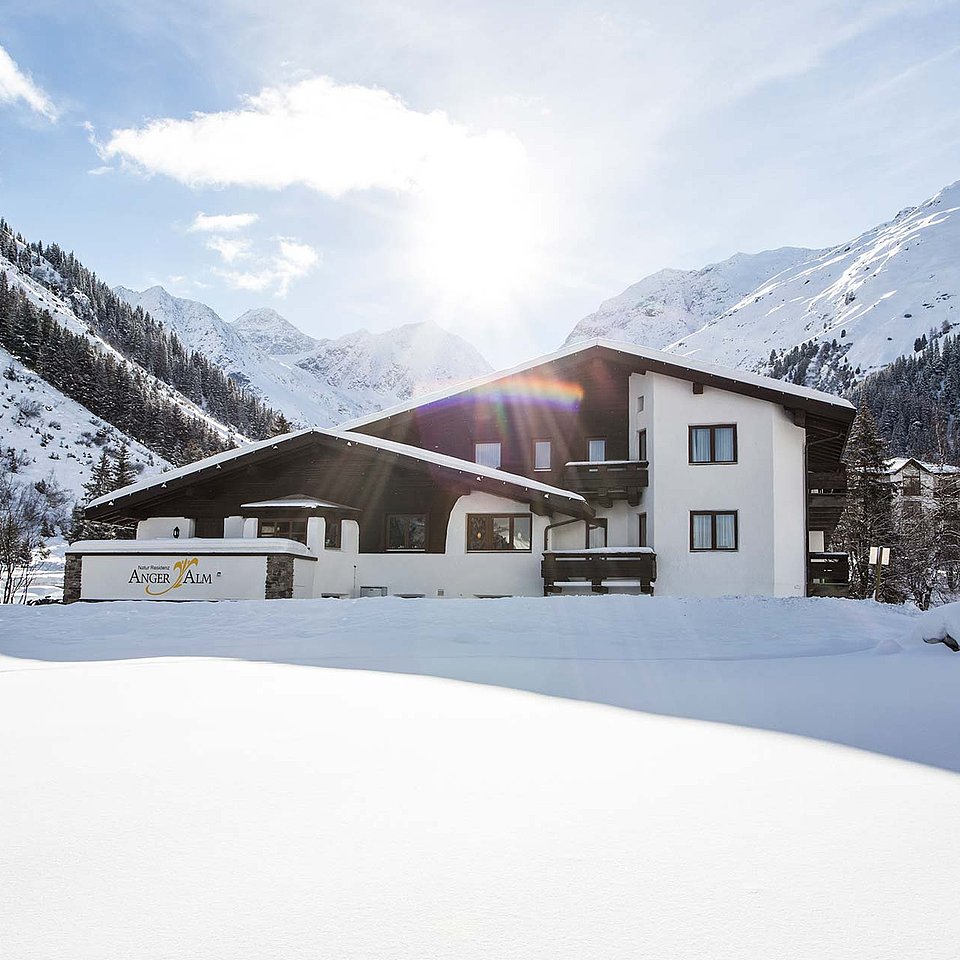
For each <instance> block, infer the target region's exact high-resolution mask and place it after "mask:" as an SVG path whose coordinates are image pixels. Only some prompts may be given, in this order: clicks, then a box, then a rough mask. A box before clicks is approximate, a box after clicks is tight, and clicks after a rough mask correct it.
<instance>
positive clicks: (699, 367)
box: [340, 337, 856, 430]
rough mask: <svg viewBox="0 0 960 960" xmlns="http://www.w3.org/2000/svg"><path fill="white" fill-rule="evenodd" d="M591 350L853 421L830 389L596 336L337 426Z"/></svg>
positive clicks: (369, 420) (352, 426) (360, 423)
mask: <svg viewBox="0 0 960 960" xmlns="http://www.w3.org/2000/svg"><path fill="white" fill-rule="evenodd" d="M590 350H606V351H611V352H613V353H618V354H622V355H624V356H627V357H633V358H637V359H640V360H643V361H646V364H645V366H646V368H647V369H649V370H652V371H653V372H655V373H665V374H667V375H668V376H681V377H683V378H684V379H693V380H698V381H702V382H704V383H708V384H710V385H712V386H716V387H719V388H721V389H725V390H730V391H732V392H735V393H747V394H750V395H751V396H758V397H760V398H761V399H765V400H769V401H771V402H774V403H782V404H784V405H785V406H793V407H797V408H798V409H808V410H811V411H812V412H817V413H822V414H827V415H829V414H830V413H831V412H833V413H834V414H835V415H836V417H837V419H839V420H842V421H843V422H846V423H849V422H852V421H853V418H854V416H855V414H856V408H855V407H854V406H853V404H852V403H850V401H849V400H844V399H843V398H842V397H837V396H834V395H833V394H830V393H823V392H822V391H820V390H811V389H810V388H809V387H801V386H798V385H797V384H795V383H788V382H787V381H786V380H775V379H773V378H772V377H762V376H760V375H759V374H756V373H748V372H746V371H743V370H732V369H730V368H728V367H719V366H716V365H714V364H712V363H703V362H702V361H698V360H693V359H691V358H690V357H685V356H681V355H680V354H675V353H664V352H663V351H662V350H652V349H650V348H649V347H641V346H639V345H638V344H635V343H627V342H626V341H621V340H610V339H608V338H605V337H595V338H592V339H590V340H582V341H579V342H577V343H571V344H568V345H567V346H565V347H561V348H560V349H559V350H556V351H554V352H553V353H548V354H545V355H544V356H542V357H536V358H535V359H533V360H528V361H526V362H525V363H521V364H519V365H517V366H515V367H510V368H509V369H507V370H501V371H498V372H495V373H491V374H488V375H487V376H484V377H478V378H476V379H474V380H467V381H464V382H463V383H457V384H453V385H452V386H450V387H446V388H444V389H443V390H437V391H434V392H433V393H427V394H423V395H422V396H419V397H416V398H415V399H412V400H408V401H406V402H404V403H401V404H397V405H396V406H393V407H388V408H387V409H385V410H380V411H378V412H377V413H371V414H368V415H367V416H364V417H357V418H356V419H354V420H348V421H347V422H346V423H343V424H341V425H340V429H342V430H358V429H360V428H362V427H366V426H369V425H370V424H373V423H378V422H380V421H381V420H386V419H388V418H389V417H393V416H396V415H397V414H401V413H406V412H408V411H410V410H415V409H417V408H418V407H425V406H428V405H429V404H432V403H436V402H438V401H440V400H448V399H450V398H451V397H456V396H458V395H459V394H463V393H469V392H470V391H471V390H475V389H477V388H478V387H484V386H486V385H488V384H491V383H496V382H497V381H498V380H503V379H505V378H506V377H512V376H515V375H517V374H522V373H526V372H528V371H530V370H533V369H535V368H536V367H540V366H543V365H544V364H547V363H553V362H555V361H557V360H563V359H565V358H567V357H573V356H576V355H577V354H584V353H587V352H588V351H590Z"/></svg>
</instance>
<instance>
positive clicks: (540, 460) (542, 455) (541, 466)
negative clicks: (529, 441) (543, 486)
mask: <svg viewBox="0 0 960 960" xmlns="http://www.w3.org/2000/svg"><path fill="white" fill-rule="evenodd" d="M533 461H534V463H533V468H534V469H535V470H549V469H550V441H549V440H538V441H537V443H536V447H535V450H534V456H533Z"/></svg>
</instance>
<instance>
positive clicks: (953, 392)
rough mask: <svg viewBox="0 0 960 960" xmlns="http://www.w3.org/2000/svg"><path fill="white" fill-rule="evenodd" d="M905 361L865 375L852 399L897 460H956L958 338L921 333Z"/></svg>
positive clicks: (959, 435)
mask: <svg viewBox="0 0 960 960" xmlns="http://www.w3.org/2000/svg"><path fill="white" fill-rule="evenodd" d="M915 346H916V348H917V349H916V350H915V352H914V353H913V354H912V355H911V356H909V357H901V358H900V359H899V360H894V361H893V363H891V364H890V365H889V366H888V367H886V368H885V369H883V370H881V371H879V372H877V373H875V374H872V375H871V376H869V377H867V378H866V379H865V380H864V381H863V382H862V383H861V384H860V385H859V386H858V387H857V388H856V389H855V390H854V391H853V392H852V394H851V399H852V400H853V401H854V402H855V403H857V404H858V405H859V404H864V405H866V406H867V407H869V409H870V411H871V413H872V414H873V416H874V419H875V420H876V423H877V429H878V431H879V433H880V435H881V436H882V437H884V438H885V439H886V440H887V442H888V446H889V452H890V454H893V455H898V456H912V457H919V458H920V459H923V460H930V461H933V462H939V461H943V462H946V463H957V462H958V460H960V337H957V336H955V335H954V336H951V335H940V336H938V335H933V334H932V335H931V336H930V337H929V338H928V337H927V336H926V335H924V336H923V337H922V338H920V340H918V341H917V342H916V345H915Z"/></svg>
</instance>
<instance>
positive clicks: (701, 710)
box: [0, 597, 960, 960]
mask: <svg viewBox="0 0 960 960" xmlns="http://www.w3.org/2000/svg"><path fill="white" fill-rule="evenodd" d="M917 620H918V618H917V617H916V616H915V612H914V611H910V610H908V609H905V608H903V607H896V606H893V605H888V604H875V603H872V602H856V601H846V600H803V599H798V598H791V599H786V600H784V599H778V600H774V599H765V598H739V599H726V600H702V601H698V600H680V599H676V598H669V597H595V598H573V597H560V598H550V599H544V598H539V599H537V598H525V599H524V598H516V599H506V600H401V599H392V598H384V599H377V600H370V599H368V600H356V601H348V600H302V601H287V602H284V601H248V602H240V603H219V604H210V603H200V604H190V603H180V604H178V603H171V604H163V603H157V604H146V603H144V604H136V603H124V604H119V603H103V604H77V605H75V606H72V607H41V608H37V607H33V608H30V607H22V608H9V609H5V610H0V730H3V731H4V732H5V735H4V736H0V771H2V776H0V810H2V811H3V816H2V817H0V849H2V850H3V856H2V857H0V891H2V893H3V947H4V951H3V952H4V956H5V957H10V958H16V960H51V958H54V957H56V958H71V960H73V958H77V960H92V958H110V960H113V958H117V960H120V958H123V960H126V958H131V960H133V958H135V960H170V958H190V960H251V958H260V957H283V958H284V960H316V958H318V957H325V958H326V957H329V958H336V960H371V958H378V960H379V958H390V960H423V958H427V957H429V958H434V960H453V958H456V960H488V958H502V960H521V958H522V960H594V958H596V960H628V958H629V960H634V958H641V957H642V958H657V960H733V958H737V960H740V958H751V960H753V958H776V960H811V958H823V960H826V958H829V960H880V958H884V960H893V958H896V960H906V958H914V957H923V958H924V960H953V958H954V957H955V956H956V953H957V949H956V943H957V940H958V937H960V920H958V918H957V915H956V913H955V911H954V910H953V909H952V908H951V907H950V900H951V897H952V896H953V895H954V892H955V891H956V890H957V887H958V883H960V831H958V830H957V829H956V817H957V810H958V806H960V777H958V775H957V771H958V770H960V739H958V737H957V736H956V730H957V727H958V724H960V698H958V697H957V695H956V691H957V686H958V683H960V656H958V655H956V654H951V653H950V652H949V651H947V650H946V649H945V648H944V647H943V646H941V645H937V646H935V647H934V646H928V645H925V644H923V643H922V642H919V641H917V642H914V643H909V644H908V643H906V640H907V638H908V637H909V636H910V633H911V631H912V629H913V627H914V624H915V623H916V622H917ZM386 624H389V628H388V629H384V627H385V625H386ZM462 681H469V682H466V683H465V682H462Z"/></svg>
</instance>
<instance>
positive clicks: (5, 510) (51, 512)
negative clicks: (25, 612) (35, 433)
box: [0, 475, 67, 603]
mask: <svg viewBox="0 0 960 960" xmlns="http://www.w3.org/2000/svg"><path fill="white" fill-rule="evenodd" d="M66 502H67V495H66V493H65V492H64V491H63V489H62V488H61V487H60V486H58V485H57V483H56V482H55V481H54V480H53V478H52V477H51V478H49V479H47V480H39V481H37V482H36V483H25V482H21V481H18V480H15V479H14V478H13V477H10V476H6V475H0V602H3V603H17V602H19V603H25V602H26V599H27V591H28V589H29V588H30V584H31V583H32V581H33V578H34V576H35V575H36V572H37V567H38V566H39V564H40V563H41V562H42V560H43V559H45V557H47V556H49V548H48V547H47V541H48V540H49V539H50V538H51V537H53V536H55V535H56V533H57V531H58V529H59V528H60V527H61V526H62V525H63V522H64V519H65V506H66Z"/></svg>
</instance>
